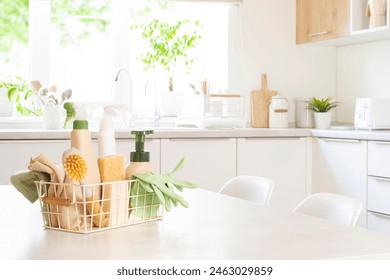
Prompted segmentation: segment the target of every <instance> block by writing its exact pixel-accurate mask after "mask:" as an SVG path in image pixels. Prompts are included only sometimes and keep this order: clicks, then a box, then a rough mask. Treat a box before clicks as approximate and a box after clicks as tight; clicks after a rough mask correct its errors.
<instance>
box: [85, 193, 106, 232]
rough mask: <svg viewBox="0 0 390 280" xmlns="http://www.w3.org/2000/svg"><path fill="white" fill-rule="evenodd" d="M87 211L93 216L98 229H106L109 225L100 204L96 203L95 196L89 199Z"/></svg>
mask: <svg viewBox="0 0 390 280" xmlns="http://www.w3.org/2000/svg"><path fill="white" fill-rule="evenodd" d="M85 200H86V201H87V205H86V206H87V210H88V213H89V214H90V215H92V219H93V223H94V225H95V226H97V227H104V226H105V225H106V223H107V218H106V215H104V214H103V211H102V208H101V207H100V203H98V202H97V201H95V199H94V198H93V196H90V197H87V198H86V199H85Z"/></svg>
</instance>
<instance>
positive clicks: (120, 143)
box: [115, 139, 160, 172]
mask: <svg viewBox="0 0 390 280" xmlns="http://www.w3.org/2000/svg"><path fill="white" fill-rule="evenodd" d="M115 143H116V151H117V153H118V154H121V155H124V156H125V166H127V164H129V163H130V152H132V151H134V150H135V141H134V139H117V140H116V142H115ZM145 150H146V151H149V153H150V163H151V164H153V166H154V168H155V169H156V171H157V172H160V139H146V141H145Z"/></svg>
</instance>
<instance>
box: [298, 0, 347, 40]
mask: <svg viewBox="0 0 390 280" xmlns="http://www.w3.org/2000/svg"><path fill="white" fill-rule="evenodd" d="M296 4H297V7H296V11H297V15H296V16H297V30H296V42H297V44H303V43H309V42H316V41H322V40H329V39H334V38H339V37H343V36H348V35H349V33H350V31H349V30H350V27H349V26H350V20H349V19H350V17H349V13H350V12H349V11H350V8H349V7H350V0H297V2H296Z"/></svg>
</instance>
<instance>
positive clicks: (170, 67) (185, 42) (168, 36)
mask: <svg viewBox="0 0 390 280" xmlns="http://www.w3.org/2000/svg"><path fill="white" fill-rule="evenodd" d="M200 28H201V27H200V23H199V21H193V22H192V21H190V20H188V19H187V20H177V21H176V22H172V23H170V22H167V21H160V20H158V19H153V20H151V21H150V22H147V23H144V24H140V25H137V24H134V25H132V26H131V29H141V37H142V39H143V40H144V41H145V42H146V44H147V50H146V52H145V53H142V54H141V55H140V56H139V59H140V61H141V62H142V63H143V65H144V70H152V69H155V68H156V67H158V66H159V67H161V68H162V69H163V70H164V72H165V74H166V75H168V78H169V86H168V89H169V92H173V76H174V71H175V67H176V66H177V64H178V63H183V64H184V66H185V68H186V69H187V71H188V70H189V69H190V68H191V66H192V63H193V59H192V58H190V56H189V54H190V51H191V49H193V48H195V47H196V46H197V44H198V42H199V40H200V39H201V38H202V36H201V35H200V33H199V31H200Z"/></svg>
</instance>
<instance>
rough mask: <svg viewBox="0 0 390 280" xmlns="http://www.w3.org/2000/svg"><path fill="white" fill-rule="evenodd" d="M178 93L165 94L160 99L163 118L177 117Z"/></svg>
mask: <svg viewBox="0 0 390 280" xmlns="http://www.w3.org/2000/svg"><path fill="white" fill-rule="evenodd" d="M177 95H178V93H177V92H163V93H162V94H161V99H160V106H161V107H160V113H161V116H162V117H176V116H177Z"/></svg>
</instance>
